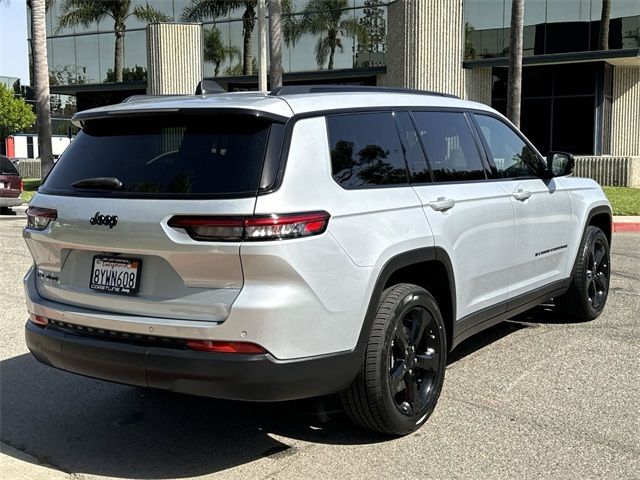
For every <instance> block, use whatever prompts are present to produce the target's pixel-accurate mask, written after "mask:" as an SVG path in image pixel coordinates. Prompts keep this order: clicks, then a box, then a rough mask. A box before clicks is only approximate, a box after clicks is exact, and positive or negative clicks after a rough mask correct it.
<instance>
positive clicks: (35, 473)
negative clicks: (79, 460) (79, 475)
mask: <svg viewBox="0 0 640 480" xmlns="http://www.w3.org/2000/svg"><path fill="white" fill-rule="evenodd" d="M0 477H2V478H10V479H11V480H69V479H70V478H74V476H73V475H70V474H67V473H64V472H61V471H60V470H55V469H54V468H51V467H49V466H46V465H42V464H41V463H40V462H39V461H38V459H37V458H34V457H32V456H31V455H29V454H27V453H25V452H22V451H20V450H17V449H15V448H13V447H10V446H9V445H7V444H6V443H2V444H0Z"/></svg>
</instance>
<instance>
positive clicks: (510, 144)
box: [475, 114, 571, 298]
mask: <svg viewBox="0 0 640 480" xmlns="http://www.w3.org/2000/svg"><path fill="white" fill-rule="evenodd" d="M475 119H476V121H477V125H478V127H479V129H480V132H481V135H482V136H483V137H484V140H485V142H486V146H487V148H488V150H489V153H490V154H491V156H492V160H493V162H494V164H495V167H496V175H497V177H498V178H499V179H500V182H498V183H500V184H501V186H502V187H503V188H504V190H505V192H507V193H508V194H509V197H510V199H511V205H512V206H513V211H514V215H515V245H514V262H513V266H512V268H511V269H510V274H509V298H515V297H518V296H520V295H523V294H525V293H530V292H533V291H535V290H536V289H539V288H541V287H545V286H548V285H549V284H551V283H553V282H556V281H560V280H564V277H565V272H566V271H567V268H568V265H567V264H568V262H569V257H568V252H569V249H568V245H569V241H570V234H571V200H570V198H569V192H568V190H567V189H566V188H565V186H564V183H563V182H562V179H553V178H552V179H546V178H545V179H543V178H540V176H539V172H540V168H541V165H542V159H541V158H540V157H539V155H538V154H537V153H536V152H535V150H534V149H533V148H531V147H530V146H529V144H528V143H527V142H526V141H525V140H524V139H523V138H522V137H521V136H520V135H519V134H518V133H517V132H516V131H515V130H513V129H512V128H511V127H510V126H509V125H507V124H506V123H505V122H503V121H502V120H501V119H499V118H497V117H494V116H490V115H481V114H475Z"/></svg>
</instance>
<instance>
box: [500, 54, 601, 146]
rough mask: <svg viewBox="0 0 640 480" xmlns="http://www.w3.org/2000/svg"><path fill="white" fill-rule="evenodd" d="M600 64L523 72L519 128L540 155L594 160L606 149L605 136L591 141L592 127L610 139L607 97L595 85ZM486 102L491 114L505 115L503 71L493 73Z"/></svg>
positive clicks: (598, 83) (505, 73) (547, 67)
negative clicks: (560, 154) (564, 154)
mask: <svg viewBox="0 0 640 480" xmlns="http://www.w3.org/2000/svg"><path fill="white" fill-rule="evenodd" d="M604 65H605V64H604V62H592V63H577V64H568V65H553V66H543V67H524V68H523V70H522V111H521V115H520V128H521V130H522V132H523V133H524V134H525V135H526V136H527V138H529V140H531V142H532V143H533V144H534V145H535V146H536V148H538V150H540V151H541V152H542V153H543V154H544V153H546V152H548V151H550V150H562V151H566V152H570V153H574V154H580V155H593V154H600V153H602V152H603V149H606V148H607V147H606V146H607V145H608V140H607V139H605V137H604V136H603V137H602V138H603V140H602V141H601V142H598V141H596V140H597V137H596V131H597V130H596V128H600V131H601V132H602V134H603V135H606V136H607V138H608V136H609V135H610V133H609V131H608V127H606V125H608V123H607V122H609V123H610V115H611V114H610V110H611V108H610V105H611V93H609V94H608V100H607V95H604V96H603V88H604V85H603V82H601V81H598V77H599V76H601V75H602V73H603V69H604V68H605V66H604ZM610 76H611V75H610V73H609V80H608V82H609V85H610V83H611V80H610ZM608 88H609V92H610V86H609V87H608ZM607 101H608V102H609V103H608V105H609V107H608V110H607V108H606V105H607ZM491 103H492V106H493V107H494V108H495V109H496V110H498V111H500V112H502V113H505V112H506V110H507V69H506V68H494V69H493V92H492V100H491ZM606 115H608V116H609V120H606V119H605V118H604V116H606ZM598 125H602V127H598Z"/></svg>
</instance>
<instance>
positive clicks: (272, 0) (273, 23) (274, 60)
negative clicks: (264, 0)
mask: <svg viewBox="0 0 640 480" xmlns="http://www.w3.org/2000/svg"><path fill="white" fill-rule="evenodd" d="M269 59H270V60H271V62H270V64H269V66H270V77H271V78H270V80H271V89H272V90H273V89H274V88H278V87H281V86H282V1H281V0H269Z"/></svg>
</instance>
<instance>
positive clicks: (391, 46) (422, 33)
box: [380, 0, 491, 104]
mask: <svg viewBox="0 0 640 480" xmlns="http://www.w3.org/2000/svg"><path fill="white" fill-rule="evenodd" d="M387 29H388V32H387V54H386V59H387V73H386V74H385V75H382V76H381V78H380V84H381V85H383V86H388V87H404V88H416V89H419V90H433V91H436V92H443V93H450V94H453V95H457V96H459V97H462V98H468V99H470V100H477V101H481V102H484V103H488V104H490V103H491V69H490V68H480V69H475V70H464V69H463V68H462V62H463V60H464V21H463V18H462V0H429V1H425V0H402V1H398V2H394V3H392V4H391V5H389V15H388V20H387Z"/></svg>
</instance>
